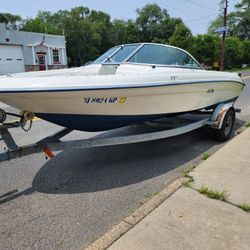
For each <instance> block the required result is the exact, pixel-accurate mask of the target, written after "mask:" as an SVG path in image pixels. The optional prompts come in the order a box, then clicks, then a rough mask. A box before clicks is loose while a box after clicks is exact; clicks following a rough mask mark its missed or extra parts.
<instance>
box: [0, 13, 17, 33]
mask: <svg viewBox="0 0 250 250" xmlns="http://www.w3.org/2000/svg"><path fill="white" fill-rule="evenodd" d="M21 20H22V18H21V17H20V16H19V15H12V14H10V13H1V12H0V23H5V25H6V28H7V29H10V30H17V29H18V28H19V24H20V22H21Z"/></svg>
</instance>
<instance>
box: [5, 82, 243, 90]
mask: <svg viewBox="0 0 250 250" xmlns="http://www.w3.org/2000/svg"><path fill="white" fill-rule="evenodd" d="M218 82H221V83H228V82H232V83H236V84H240V85H242V86H245V84H244V83H243V82H240V81H232V80H228V81H227V80H224V81H223V80H207V81H190V82H189V81H187V82H180V81H179V82H178V81H175V82H174V83H140V84H129V85H126V84H117V85H105V86H85V87H71V88H63V87H61V88H49V89H48V88H46V89H44V88H41V89H39V88H37V87H36V88H27V89H23V88H20V89H19V88H15V89H14V90H8V89H6V90H4V89H2V90H1V89H0V93H41V92H42V93H43V92H45V93H49V92H69V91H93V90H112V89H136V88H156V87H164V86H177V85H187V84H201V83H202V84H206V83H218Z"/></svg>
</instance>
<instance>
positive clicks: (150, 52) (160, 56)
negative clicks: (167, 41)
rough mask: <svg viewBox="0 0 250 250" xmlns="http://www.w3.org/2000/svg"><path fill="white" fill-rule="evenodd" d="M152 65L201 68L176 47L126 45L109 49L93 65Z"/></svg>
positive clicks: (188, 55)
mask: <svg viewBox="0 0 250 250" xmlns="http://www.w3.org/2000/svg"><path fill="white" fill-rule="evenodd" d="M125 62H127V63H136V64H151V65H152V64H153V65H166V66H176V67H188V68H201V66H200V65H199V63H198V62H197V61H196V60H195V59H194V58H193V57H192V56H191V55H190V54H189V53H187V52H185V51H184V50H182V49H178V48H176V47H171V46H168V45H161V44H147V43H145V44H143V43H142V44H126V45H120V46H116V47H113V48H111V49H110V50H108V51H107V52H106V53H104V54H103V55H101V56H100V57H98V58H97V59H96V60H95V61H94V62H93V64H97V63H105V64H113V63H117V64H121V63H125Z"/></svg>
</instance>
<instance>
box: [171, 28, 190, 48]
mask: <svg viewBox="0 0 250 250" xmlns="http://www.w3.org/2000/svg"><path fill="white" fill-rule="evenodd" d="M169 43H170V44H171V45H174V46H177V47H180V48H182V49H185V50H190V49H191V47H192V43H193V37H192V33H191V30H190V29H189V28H187V27H186V26H185V25H184V24H179V25H178V26H177V28H176V30H175V31H174V33H173V35H172V36H171V38H170V39H169Z"/></svg>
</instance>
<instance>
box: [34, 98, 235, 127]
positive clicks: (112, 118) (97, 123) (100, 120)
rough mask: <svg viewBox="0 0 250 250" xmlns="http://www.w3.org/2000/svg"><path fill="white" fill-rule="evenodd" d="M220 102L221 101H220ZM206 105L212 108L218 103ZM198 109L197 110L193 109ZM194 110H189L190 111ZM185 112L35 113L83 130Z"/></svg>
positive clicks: (128, 123)
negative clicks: (113, 113) (153, 113)
mask: <svg viewBox="0 0 250 250" xmlns="http://www.w3.org/2000/svg"><path fill="white" fill-rule="evenodd" d="M236 99H237V97H236V98H233V99H230V100H227V101H225V102H223V103H227V102H234V101H236ZM218 104H219V103H218ZM218 104H215V105H212V106H210V107H204V109H205V108H206V109H210V108H213V107H215V106H216V105H218ZM193 111H196V110H193ZM190 112H192V111H189V112H188V113H190ZM180 114H183V113H170V114H155V115H76V114H51V113H36V114H35V115H36V116H37V117H39V118H41V119H44V120H46V121H49V122H52V123H55V124H58V125H60V126H63V127H67V128H72V129H75V130H81V131H89V132H95V131H104V130H109V129H114V128H120V127H124V126H127V125H132V124H136V123H141V122H145V121H152V120H155V119H159V118H162V117H166V116H167V115H180Z"/></svg>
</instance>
